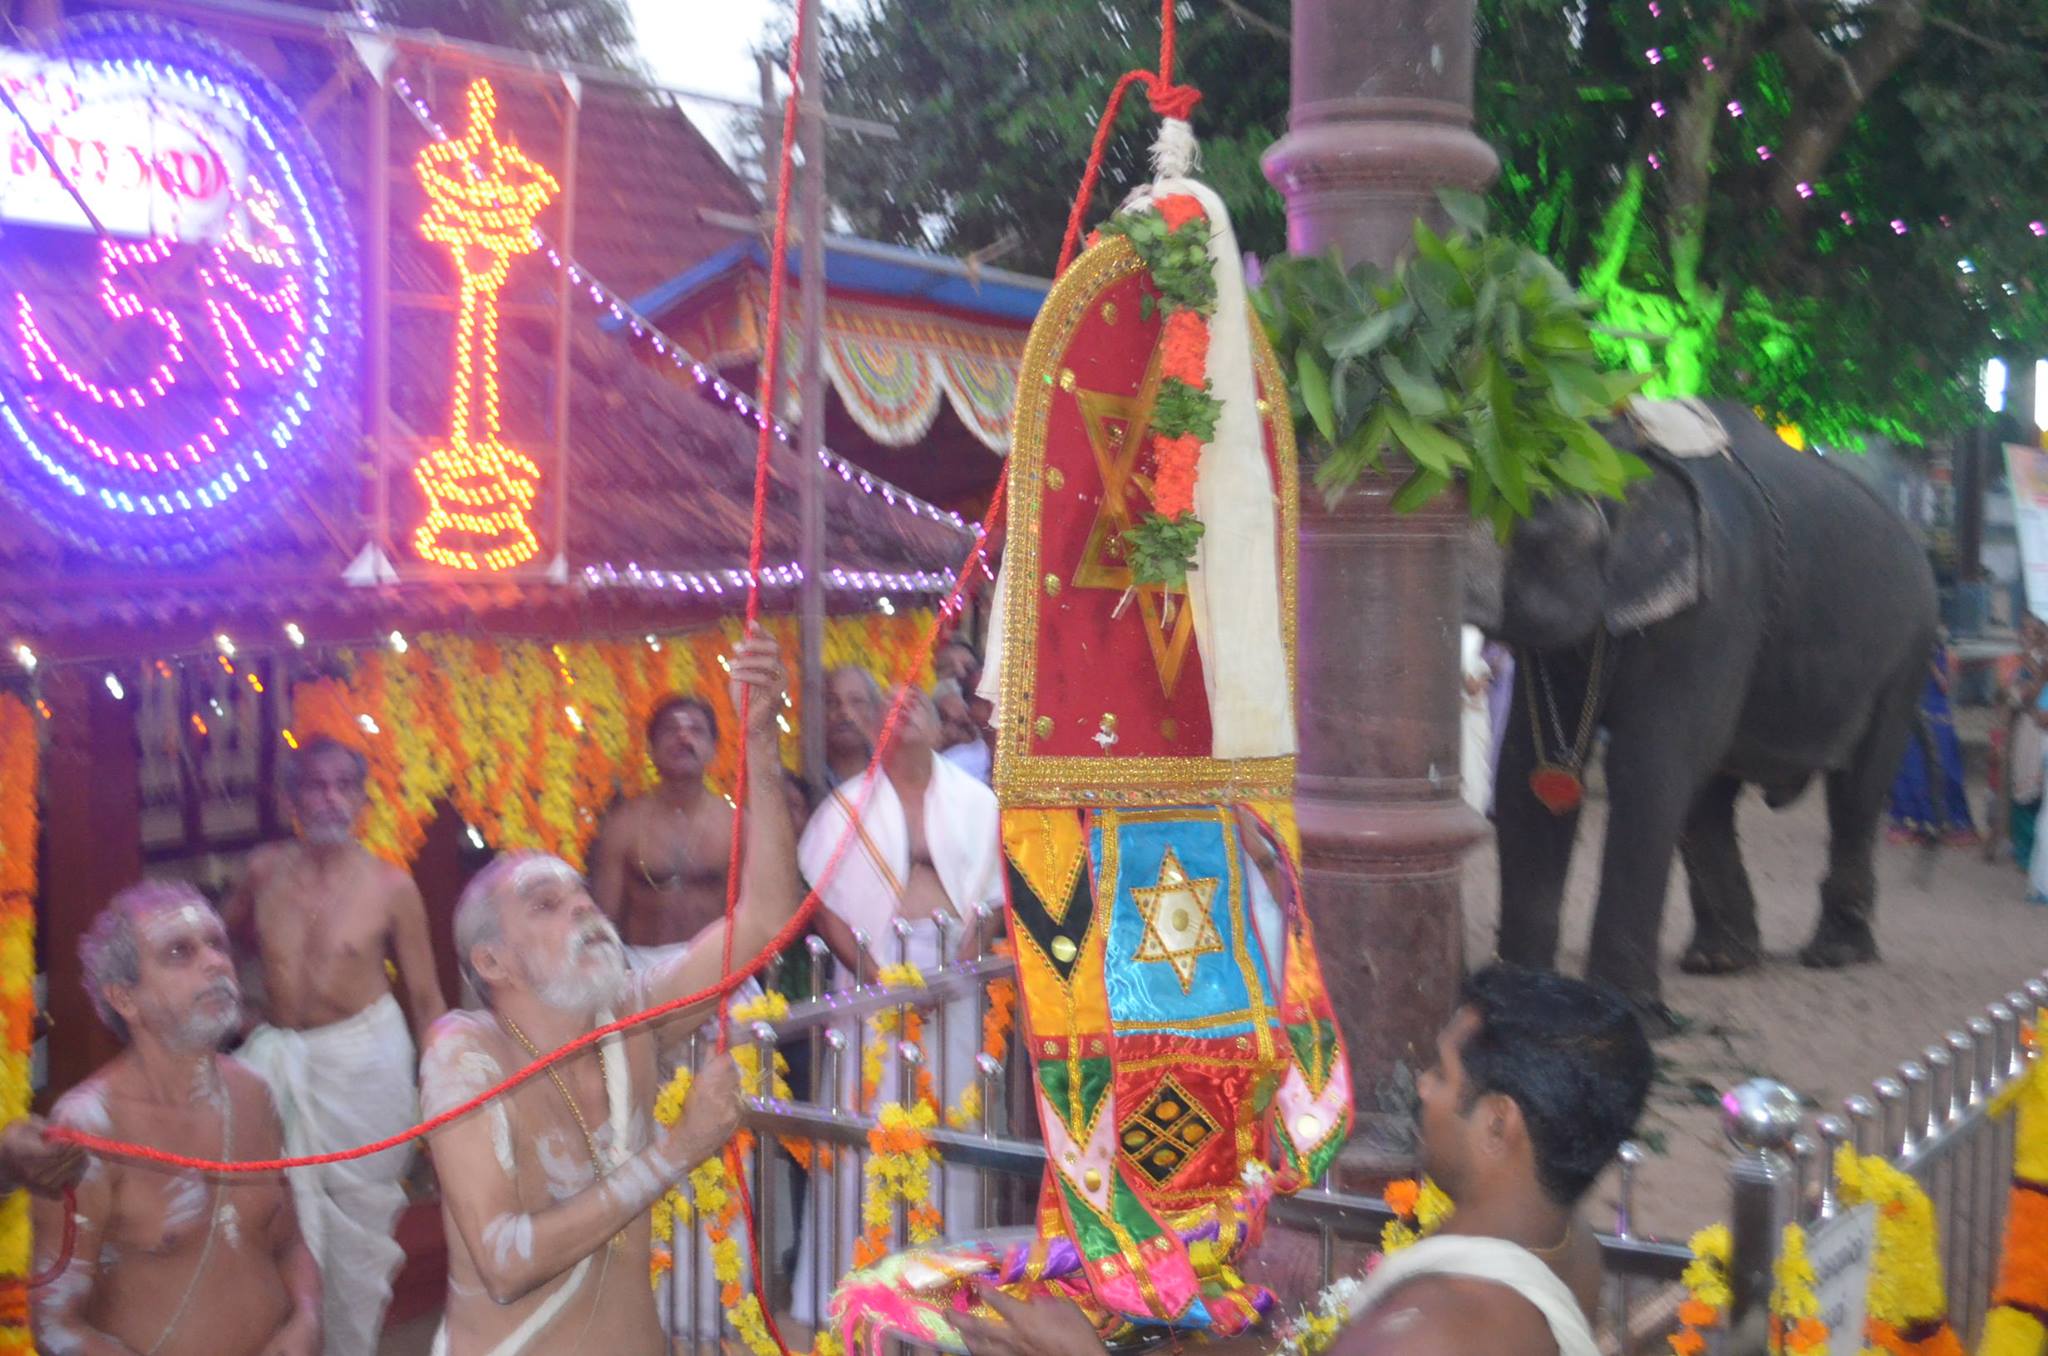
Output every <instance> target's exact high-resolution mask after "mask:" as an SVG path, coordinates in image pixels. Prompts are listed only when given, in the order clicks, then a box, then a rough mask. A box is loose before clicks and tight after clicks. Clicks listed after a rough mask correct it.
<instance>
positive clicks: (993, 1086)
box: [961, 1050, 1003, 1229]
mask: <svg viewBox="0 0 2048 1356" xmlns="http://www.w3.org/2000/svg"><path fill="white" fill-rule="evenodd" d="M974 1076H975V1079H976V1081H977V1082H978V1084H979V1085H980V1087H981V1137H982V1138H983V1139H984V1140H988V1141H993V1140H994V1139H995V1137H996V1098H997V1097H998V1096H1000V1095H1001V1092H1002V1087H1003V1062H1002V1061H1001V1060H999V1059H997V1058H996V1057H995V1056H994V1055H991V1054H989V1053H988V1052H987V1051H985V1050H984V1051H983V1052H982V1053H980V1054H978V1055H976V1056H975V1057H974ZM961 1128H962V1129H965V1128H966V1127H965V1126H962V1127H961ZM974 1187H975V1191H974V1196H975V1199H974V1209H975V1213H976V1214H977V1215H978V1216H979V1219H978V1221H977V1224H978V1227H980V1228H983V1229H986V1228H988V1227H989V1224H990V1223H991V1222H992V1221H993V1220H994V1218H995V1183H994V1182H993V1181H991V1180H990V1176H989V1174H988V1173H985V1172H982V1173H976V1174H975V1177H974Z"/></svg>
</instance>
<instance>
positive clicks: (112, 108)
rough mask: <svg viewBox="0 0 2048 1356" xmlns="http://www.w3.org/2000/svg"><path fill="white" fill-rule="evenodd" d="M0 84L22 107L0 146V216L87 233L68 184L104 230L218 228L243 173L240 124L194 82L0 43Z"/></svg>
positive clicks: (151, 232) (149, 233)
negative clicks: (2, 49)
mask: <svg viewBox="0 0 2048 1356" xmlns="http://www.w3.org/2000/svg"><path fill="white" fill-rule="evenodd" d="M0 86H5V88H6V90H7V93H8V95H9V96H10V97H11V98H12V99H13V100H14V103H15V106H16V107H17V108H19V109H20V110H21V115H20V116H19V117H10V118H9V119H8V120H7V127H6V130H5V133H4V138H5V147H4V151H0V221H11V222H18V223H22V224H27V225H38V226H62V227H71V228H75V229H77V230H82V231H89V230H91V229H92V222H90V221H88V220H86V216H85V213H84V212H82V211H80V210H79V206H78V200H77V198H74V197H73V196H72V194H71V192H70V191H69V189H67V188H66V181H69V185H70V188H71V189H76V190H77V192H78V195H79V197H82V198H84V199H85V203H86V206H87V207H90V208H91V209H92V214H93V216H94V217H95V218H96V219H97V220H98V222H99V224H100V226H101V227H102V228H103V229H105V230H106V231H107V232H109V233H110V234H113V235H118V236H126V237H140V238H144V239H150V238H156V237H162V236H168V237H171V238H173V239H177V240H208V239H212V238H213V237H215V236H217V235H219V234H220V233H221V232H222V231H223V230H224V229H226V226H227V223H228V221H229V220H230V218H231V216H232V211H233V206H234V201H235V192H236V186H237V185H239V184H241V183H242V182H244V180H246V178H247V177H248V172H249V165H248V154H247V151H246V149H245V147H244V141H243V133H244V124H243V122H242V121H241V120H240V119H239V118H238V117H237V116H236V115H235V113H234V112H233V111H232V110H231V109H229V108H227V107H225V106H223V105H222V104H221V103H220V102H219V101H218V100H216V99H215V98H213V97H212V95H211V94H210V93H209V92H207V91H206V90H204V89H203V88H201V87H199V86H197V85H193V84H186V83H183V82H179V81H166V80H163V79H161V78H159V72H156V71H154V70H152V69H150V68H149V67H148V66H147V65H144V64H141V63H135V64H130V63H125V62H124V63H112V62H109V63H91V64H80V63H77V62H74V61H71V60H67V59H63V58H53V57H48V56H44V55H42V54H40V53H33V52H0ZM31 132H33V133H34V135H33V136H31V135H30V133H31ZM38 140H40V141H41V143H42V146H41V148H38V146H37V144H36V143H37V141H38ZM44 151H47V152H48V155H47V156H45V154H44ZM53 162H54V164H53ZM60 174H61V176H62V177H61V178H60V177H59V176H60Z"/></svg>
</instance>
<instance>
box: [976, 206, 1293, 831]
mask: <svg viewBox="0 0 2048 1356" xmlns="http://www.w3.org/2000/svg"><path fill="white" fill-rule="evenodd" d="M1142 269H1143V265H1142V263H1140V261H1139V259H1138V257H1137V255H1136V253H1135V252H1134V251H1133V250H1132V249H1131V245H1130V242H1129V241H1127V240H1124V239H1123V238H1121V237H1111V238H1109V239H1106V240H1104V241H1103V242H1102V243H1100V244H1098V245H1096V246H1095V247H1094V248H1092V249H1090V250H1088V251H1087V252H1086V253H1085V254H1083V255H1082V256H1081V258H1080V259H1078V260H1077V261H1075V263H1074V266H1073V267H1072V268H1069V269H1068V270H1067V272H1066V273H1065V274H1064V275H1063V276H1062V277H1061V278H1060V281H1059V282H1058V283H1057V284H1055V285H1054V287H1053V290H1052V293H1051V294H1050V295H1049V296H1048V297H1047V298H1046V302H1045V305H1044V307H1043V308H1042V309H1041V310H1040V312H1039V317H1038V322H1037V323H1036V324H1035V325H1033V326H1032V330H1031V334H1030V337H1029V339H1028V340H1027V341H1026V343H1025V346H1024V361H1023V365H1022V374H1023V375H1022V379H1021V381H1020V386H1019V390H1018V401H1017V414H1016V420H1015V444H1014V449H1013V451H1012V453H1011V456H1012V457H1013V459H1015V460H1013V463H1012V465H1013V470H1014V472H1015V474H1013V475H1012V477H1011V494H1012V502H1011V505H1010V515H1009V516H1010V542H1009V551H1010V552H1011V561H1012V562H1013V564H1014V567H1015V568H1016V569H1017V570H1018V571H1019V573H1020V575H1021V577H1023V578H1025V579H1030V578H1034V577H1036V576H1037V575H1038V574H1039V572H1040V570H1041V568H1042V566H1041V563H1040V552H1041V549H1042V547H1041V541H1040V533H1041V527H1040V520H1041V514H1042V510H1043V507H1044V491H1045V489H1046V487H1047V485H1048V484H1052V483H1053V482H1052V472H1053V468H1049V467H1046V465H1045V435H1046V428H1047V425H1048V423H1049V421H1050V416H1051V412H1052V403H1053V400H1054V398H1055V397H1054V394H1053V385H1054V381H1055V378H1054V373H1055V371H1057V372H1058V378H1057V381H1058V384H1059V386H1060V388H1061V389H1062V390H1066V391H1069V392H1071V391H1072V390H1073V389H1074V387H1075V386H1077V385H1078V384H1079V382H1078V379H1077V378H1076V377H1075V376H1074V374H1073V371H1072V369H1070V368H1062V367H1058V366H1057V364H1058V362H1059V359H1060V358H1061V357H1063V356H1064V355H1065V353H1066V349H1067V346H1068V345H1069V344H1070V343H1071V342H1072V341H1073V337H1074V335H1075V333H1076V332H1077V331H1078V330H1079V329H1080V328H1081V326H1082V324H1083V323H1084V322H1085V321H1086V320H1087V318H1088V317H1089V315H1090V313H1091V311H1092V310H1093V309H1094V308H1095V307H1096V306H1097V305H1098V299H1099V298H1100V296H1101V294H1102V292H1103V290H1104V289H1105V288H1108V287H1110V286H1112V285H1114V284H1115V283H1117V282H1120V281H1122V280H1123V279H1125V278H1128V277H1130V276H1131V275H1132V274H1134V273H1138V272H1140V271H1141V270H1142ZM1251 328H1252V361H1253V366H1254V367H1255V368H1256V370H1257V373H1258V379H1259V383H1260V386H1261V388H1262V389H1264V390H1266V391H1270V392H1280V391H1284V390H1285V389H1286V386H1285V383H1284V381H1283V379H1282V377H1281V375H1280V366H1279V363H1278V362H1277V361H1276V360H1275V358H1274V356H1273V349H1272V345H1271V343H1269V342H1268V341H1267V339H1266V333H1265V330H1264V329H1263V328H1262V327H1261V326H1260V325H1259V324H1258V323H1256V321H1254V323H1253V325H1252V327H1251ZM1269 428H1270V432H1271V437H1272V443H1273V461H1274V468H1275V472H1276V480H1277V483H1276V485H1275V487H1274V488H1275V490H1276V496H1275V497H1276V498H1277V499H1278V500H1279V507H1280V515H1281V521H1280V532H1279V536H1280V546H1281V559H1280V604H1281V634H1282V638H1283V640H1284V642H1285V644H1286V647H1287V676H1288V681H1289V683H1290V685H1292V684H1293V683H1294V682H1295V681H1296V642H1297V631H1298V621H1299V619H1298V616H1297V611H1296V599H1297V597H1298V594H1299V591H1300V576H1299V568H1298V566H1299V556H1298V542H1297V538H1298V533H1299V521H1300V469H1301V468H1300V465H1299V462H1298V461H1297V459H1296V452H1295V445H1294V429H1293V427H1292V424H1291V422H1290V421H1288V420H1286V419H1278V418H1276V419H1273V420H1272V421H1271V423H1270V425H1269ZM1034 472H1043V474H1034ZM1054 488H1057V485H1055V486H1054ZM1039 598H1040V595H1039V594H1038V593H1037V592H1035V591H1033V590H1031V589H1029V588H1024V589H1018V590H1016V591H1015V592H1014V593H1012V594H1011V596H1010V599H1009V604H1008V606H1007V607H1006V609H1005V611H1004V615H1003V616H1002V618H1001V619H1000V624H1001V625H1002V627H1003V628H1004V629H1003V640H1004V647H1005V658H1006V661H1007V662H1005V663H1004V665H1003V706H1004V708H1005V709H1007V710H1013V711H1021V710H1028V709H1029V708H1030V707H1031V705H1032V698H1033V691H1032V689H1033V686H1034V684H1035V683H1036V681H1037V674H1038V621H1039V607H1040V604H1039ZM1041 719H1043V718H1041ZM1047 724H1049V722H1047ZM1034 730H1036V731H1038V737H1039V738H1040V739H1043V738H1046V737H1047V733H1048V731H1047V730H1046V728H1045V727H1044V726H1041V725H1036V724H1034V725H1030V726H1027V725H1025V724H1023V723H1018V724H1014V725H1008V726H1006V728H1005V729H1004V731H1003V732H1002V736H1001V747H1000V748H999V749H998V750H997V756H996V776H995V782H996V794H997V796H998V797H999V798H1000V799H1001V800H1002V802H1003V804H1005V805H1012V806H1022V805H1082V806H1087V805H1188V804H1219V803H1228V802H1231V801H1240V800H1284V799H1288V798H1290V797H1292V796H1293V794H1294V771H1295V763H1294V759H1293V758H1292V757H1279V758H1251V759H1241V760H1237V761H1224V760H1221V759H1216V758H1208V757H1156V758H1152V757H1121V758H1120V757H1107V756H1100V755H1094V756H1054V755H1049V754H1042V753H1038V752H1035V751H1034V750H1033V748H1032V741H1031V734H1032V732H1033V731H1034Z"/></svg>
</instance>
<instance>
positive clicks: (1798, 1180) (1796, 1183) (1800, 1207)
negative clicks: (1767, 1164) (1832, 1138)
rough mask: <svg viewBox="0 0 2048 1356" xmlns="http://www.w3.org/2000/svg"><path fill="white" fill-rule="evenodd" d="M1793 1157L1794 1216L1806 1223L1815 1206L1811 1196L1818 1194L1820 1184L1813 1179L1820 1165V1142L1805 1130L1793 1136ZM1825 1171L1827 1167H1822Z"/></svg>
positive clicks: (1791, 1149)
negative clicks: (1815, 1170)
mask: <svg viewBox="0 0 2048 1356" xmlns="http://www.w3.org/2000/svg"><path fill="white" fill-rule="evenodd" d="M1790 1152H1791V1157H1792V1218H1793V1219H1794V1220H1796V1221H1797V1222H1798V1223H1801V1224H1804V1223H1806V1221H1807V1220H1809V1219H1811V1218H1812V1217H1813V1214H1814V1211H1815V1206H1814V1205H1813V1204H1812V1203H1811V1198H1812V1197H1813V1196H1815V1195H1817V1194H1818V1192H1819V1186H1818V1184H1816V1183H1815V1182H1814V1180H1813V1174H1814V1169H1815V1168H1816V1167H1817V1166H1819V1160H1820V1142H1819V1141H1818V1140H1816V1139H1815V1138H1814V1137H1813V1136H1812V1135H1809V1134H1807V1133H1806V1132H1805V1131H1803V1130H1802V1131H1800V1132H1799V1133H1798V1134H1796V1135H1794V1136H1792V1144H1791V1148H1790ZM1822 1171H1823V1172H1825V1169H1824V1168H1823V1169H1822Z"/></svg>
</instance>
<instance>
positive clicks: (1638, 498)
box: [1601, 449, 1707, 635]
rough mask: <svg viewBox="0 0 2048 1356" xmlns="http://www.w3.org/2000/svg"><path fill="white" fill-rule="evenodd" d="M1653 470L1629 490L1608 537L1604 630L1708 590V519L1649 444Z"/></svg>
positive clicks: (1616, 631) (1642, 622) (1634, 627)
mask: <svg viewBox="0 0 2048 1356" xmlns="http://www.w3.org/2000/svg"><path fill="white" fill-rule="evenodd" d="M1645 453H1646V455H1645V458H1644V459H1645V460H1647V461H1649V462H1650V464H1651V465H1652V466H1654V467H1655V468H1656V474H1655V475H1653V476H1651V477H1650V478H1649V479H1648V480H1645V481H1641V482H1640V483H1638V484H1637V485H1636V487H1635V488H1634V489H1633V490H1631V491H1630V492H1629V496H1628V502H1627V504H1626V505H1625V506H1623V507H1622V509H1621V510H1620V512H1619V514H1618V516H1617V520H1616V522H1615V524H1614V527H1613V531H1612V535H1611V536H1610V537H1609V538H1608V543H1607V557H1606V563H1605V564H1604V565H1603V567H1602V570H1601V583H1602V585H1603V586H1604V588H1605V592H1606V597H1605V600H1604V602H1603V605H1602V606H1603V611H1604V613H1605V615H1606V620H1607V630H1608V632H1609V633H1610V634H1613V635H1627V634H1629V633H1630V632H1633V631H1640V630H1642V629H1643V628H1644V627H1647V626H1652V625H1655V624H1656V623H1657V622H1660V621H1664V620H1665V619H1666V618H1669V617H1675V616H1677V615H1678V614H1679V613H1681V612H1683V611H1685V610H1686V609H1687V608H1689V607H1691V606H1692V605H1693V604H1694V603H1697V602H1698V601H1699V600H1700V599H1701V597H1702V596H1704V594H1705V592H1706V586H1707V567H1706V525H1705V523H1704V522H1703V521H1702V512H1701V506H1700V498H1699V492H1698V490H1697V489H1696V488H1695V487H1694V485H1693V483H1692V479H1691V477H1690V476H1688V475H1687V474H1686V473H1685V472H1684V471H1683V470H1681V469H1679V468H1678V467H1677V466H1675V465H1673V464H1672V463H1671V462H1670V461H1669V460H1668V459H1666V458H1664V457H1662V456H1660V455H1658V453H1657V452H1656V451H1654V450H1650V449H1645Z"/></svg>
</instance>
